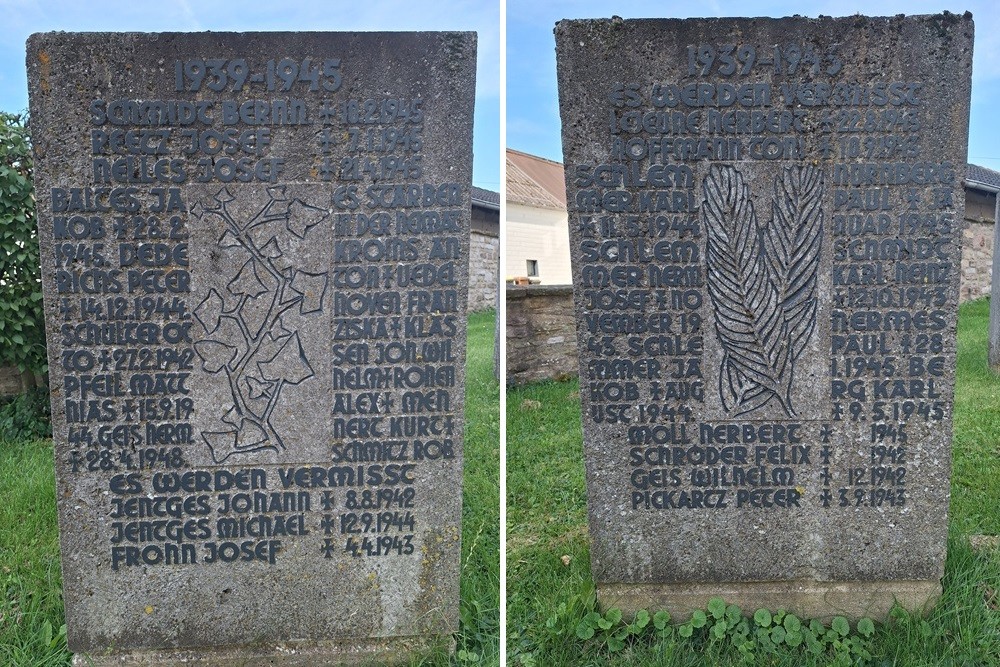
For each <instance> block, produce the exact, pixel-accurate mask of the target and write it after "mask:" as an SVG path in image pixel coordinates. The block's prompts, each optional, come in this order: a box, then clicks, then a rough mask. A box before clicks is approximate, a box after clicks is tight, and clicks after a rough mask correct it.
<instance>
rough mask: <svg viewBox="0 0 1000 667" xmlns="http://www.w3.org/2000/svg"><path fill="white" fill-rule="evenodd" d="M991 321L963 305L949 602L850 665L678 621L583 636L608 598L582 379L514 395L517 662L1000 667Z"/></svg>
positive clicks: (998, 476) (883, 629) (511, 527)
mask: <svg viewBox="0 0 1000 667" xmlns="http://www.w3.org/2000/svg"><path fill="white" fill-rule="evenodd" d="M988 321H989V302H988V301H986V300H980V301H975V302H972V303H969V304H966V305H964V306H962V307H961V309H960V313H959V335H958V337H959V341H958V362H957V366H958V375H957V380H956V400H955V414H954V433H955V435H954V468H953V474H952V504H951V520H950V521H951V527H950V537H949V542H948V559H947V562H946V564H945V577H944V582H943V583H944V596H943V597H942V599H941V600H940V602H939V603H938V604H937V606H936V607H935V608H934V610H933V611H932V612H931V614H930V615H929V616H928V617H927V618H926V619H920V618H913V617H909V616H907V615H905V614H897V615H896V616H895V617H894V618H893V619H892V620H891V621H890V623H888V624H885V625H878V626H876V630H875V634H874V636H872V637H871V638H870V639H864V640H863V641H862V646H863V648H864V649H865V650H866V651H868V652H869V653H870V658H864V657H862V658H860V659H858V656H857V655H855V656H854V658H855V659H854V660H845V659H843V656H842V655H841V656H838V655H837V653H836V651H834V650H833V649H830V648H829V647H828V649H827V650H826V651H824V652H823V653H821V654H820V655H814V654H811V653H808V652H806V651H805V650H804V648H805V647H804V645H800V646H799V647H797V648H790V647H787V646H784V647H781V648H777V647H776V648H775V649H774V650H773V651H770V652H763V653H762V652H760V651H758V652H757V653H756V654H755V657H754V658H753V660H751V661H743V656H742V655H741V654H740V652H739V651H738V650H737V647H736V646H735V644H734V643H733V642H731V641H727V640H712V639H710V638H709V636H708V635H709V633H707V632H704V631H700V632H699V631H695V632H694V633H693V636H691V637H690V638H685V637H681V636H680V634H681V633H680V632H679V631H675V630H679V629H675V630H670V629H669V626H668V629H667V630H665V631H664V632H663V633H662V638H661V637H656V636H654V633H653V632H651V630H652V626H651V625H650V626H647V627H648V628H649V630H647V631H645V633H644V634H642V638H641V639H638V640H636V639H634V638H633V639H631V640H628V641H626V642H624V646H612V643H613V642H609V641H608V640H607V635H604V636H603V637H604V638H603V639H602V635H601V634H598V635H597V636H595V637H594V638H591V639H582V638H581V637H580V636H578V635H577V632H578V630H579V627H578V626H579V625H580V622H581V620H583V619H584V618H585V616H586V615H587V614H588V613H590V612H592V611H593V610H594V608H595V600H594V594H593V580H592V578H591V574H590V556H589V550H588V543H589V542H588V533H587V513H586V488H585V482H584V468H583V448H582V439H581V432H580V398H579V387H578V383H577V382H576V381H575V380H574V381H571V382H564V383H554V382H553V383H542V384H535V385H530V386H526V387H522V388H518V389H511V390H510V391H509V392H508V394H507V443H508V445H507V651H508V652H507V659H508V664H510V665H512V666H517V665H524V666H530V665H537V666H538V667H543V666H544V667H556V666H559V665H566V666H573V667H576V666H579V665H595V666H597V665H616V666H617V665H621V666H625V665H635V666H639V665H664V666H666V665H677V666H680V665H690V666H696V665H713V666H716V665H718V666H723V665H741V664H743V665H746V664H751V665H755V666H756V665H774V666H778V665H781V666H787V667H800V666H802V665H815V666H817V667H819V666H824V667H825V666H827V665H835V664H836V665H839V664H842V665H854V664H858V665H871V666H873V667H890V666H893V667H896V666H898V667H903V666H907V667H918V666H921V667H924V666H926V667H932V666H934V667H940V666H950V667H981V666H987V665H1000V549H994V550H992V551H988V552H984V553H978V554H977V553H973V552H972V551H971V549H970V548H969V546H968V542H967V537H968V535H970V534H977V533H983V534H991V535H1000V379H997V378H996V377H994V376H992V375H991V374H990V372H989V371H988V370H987V367H986V340H987V325H988ZM649 611H650V613H652V612H653V611H655V610H649ZM592 618H593V617H592ZM626 620H630V619H626ZM617 627H621V626H620V625H619V626H617ZM706 629H707V628H706ZM583 634H584V635H586V634H587V633H586V632H584V633H583ZM851 637H852V639H853V638H857V635H856V634H853V635H851ZM613 649H616V650H613Z"/></svg>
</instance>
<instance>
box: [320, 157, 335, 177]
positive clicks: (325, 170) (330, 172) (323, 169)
mask: <svg viewBox="0 0 1000 667" xmlns="http://www.w3.org/2000/svg"><path fill="white" fill-rule="evenodd" d="M336 171H337V170H336V168H335V167H334V166H333V162H331V161H330V158H328V157H325V158H323V164H321V165H320V167H319V173H320V175H321V176H322V177H323V180H324V181H332V180H333V177H334V175H335V174H336Z"/></svg>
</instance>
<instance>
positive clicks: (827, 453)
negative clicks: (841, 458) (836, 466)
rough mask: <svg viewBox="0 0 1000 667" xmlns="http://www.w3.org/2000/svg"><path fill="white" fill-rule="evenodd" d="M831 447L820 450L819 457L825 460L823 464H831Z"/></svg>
mask: <svg viewBox="0 0 1000 667" xmlns="http://www.w3.org/2000/svg"><path fill="white" fill-rule="evenodd" d="M830 451H831V449H830V447H829V446H828V445H823V449H821V450H820V453H819V456H820V458H821V459H823V463H829V462H830Z"/></svg>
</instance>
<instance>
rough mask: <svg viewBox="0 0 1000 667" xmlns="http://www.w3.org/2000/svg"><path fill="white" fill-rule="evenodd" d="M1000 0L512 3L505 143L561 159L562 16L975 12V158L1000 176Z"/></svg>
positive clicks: (971, 151) (542, 0)
mask: <svg viewBox="0 0 1000 667" xmlns="http://www.w3.org/2000/svg"><path fill="white" fill-rule="evenodd" d="M997 7H998V6H997V4H996V2H995V0H992V1H990V0H966V1H964V2H957V1H955V0H936V1H935V2H925V1H923V0H908V1H905V2H891V1H883V0H866V1H864V2H859V1H857V0H837V1H835V2H801V1H800V2H758V1H755V0H743V1H741V2H724V1H722V0H700V1H698V2H692V1H690V0H687V1H685V2H677V1H676V0H671V1H667V2H664V1H662V0H661V1H659V2H611V1H609V0H603V1H596V0H579V1H571V0H507V146H508V147H510V148H515V149H517V150H521V151H525V152H527V153H533V154H535V155H541V156H542V157H546V158H549V159H551V160H557V161H560V162H561V161H562V148H561V142H560V138H559V104H558V98H557V92H556V60H555V41H554V39H553V37H552V29H553V27H554V26H555V23H556V21H559V20H560V19H568V18H575V19H582V18H606V17H608V16H610V15H617V16H621V17H623V18H650V17H673V18H690V17H696V16H773V17H781V16H792V15H795V14H801V15H803V16H818V15H820V14H823V15H826V16H850V15H852V14H859V13H860V14H866V15H869V16H892V15H895V14H904V13H905V14H937V13H939V12H941V11H944V10H948V11H951V12H954V13H956V14H960V13H963V12H965V11H966V10H968V11H971V12H972V15H973V19H974V20H975V23H976V42H975V52H974V56H973V67H972V109H971V120H970V127H969V161H970V162H972V163H975V164H978V165H981V166H984V167H989V168H991V169H996V170H998V171H1000V119H998V117H1000V8H997Z"/></svg>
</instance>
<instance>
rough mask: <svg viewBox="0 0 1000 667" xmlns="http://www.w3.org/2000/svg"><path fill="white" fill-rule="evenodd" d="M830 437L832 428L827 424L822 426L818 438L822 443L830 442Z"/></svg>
mask: <svg viewBox="0 0 1000 667" xmlns="http://www.w3.org/2000/svg"><path fill="white" fill-rule="evenodd" d="M831 435H833V428H832V427H831V426H830V425H829V424H823V426H822V427H820V429H819V437H821V438H822V439H823V442H830V436H831Z"/></svg>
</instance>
